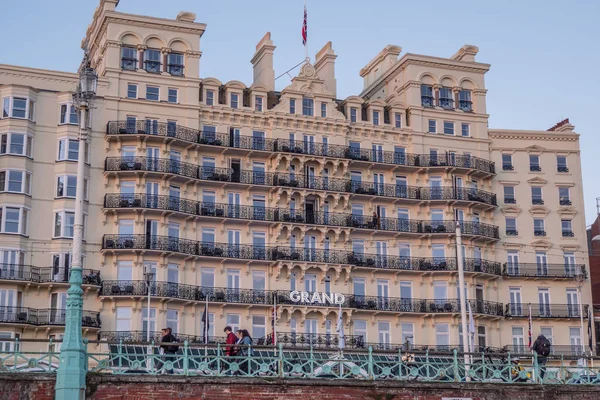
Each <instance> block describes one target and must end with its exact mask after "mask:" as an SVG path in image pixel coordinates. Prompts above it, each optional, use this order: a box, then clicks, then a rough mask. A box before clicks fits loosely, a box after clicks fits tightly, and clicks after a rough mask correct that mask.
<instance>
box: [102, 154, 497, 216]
mask: <svg viewBox="0 0 600 400" xmlns="http://www.w3.org/2000/svg"><path fill="white" fill-rule="evenodd" d="M105 170H106V171H111V172H116V171H150V172H160V173H168V174H174V175H179V176H184V177H186V178H194V179H200V180H205V181H216V182H235V183H245V184H251V185H265V186H281V187H290V188H304V189H316V190H328V191H333V192H347V193H354V194H364V195H371V196H384V197H394V198H401V199H409V200H464V201H472V202H476V203H483V204H489V205H492V206H496V205H497V201H496V195H495V194H493V193H491V192H486V191H484V190H478V189H467V188H454V187H439V188H428V187H415V186H406V185H394V184H384V183H373V182H363V181H356V180H350V179H337V178H328V177H322V176H309V175H301V174H290V173H285V172H258V171H234V170H233V169H231V168H217V167H206V166H197V165H195V164H190V163H185V162H182V161H179V160H172V159H167V158H153V157H109V158H107V159H106V161H105Z"/></svg>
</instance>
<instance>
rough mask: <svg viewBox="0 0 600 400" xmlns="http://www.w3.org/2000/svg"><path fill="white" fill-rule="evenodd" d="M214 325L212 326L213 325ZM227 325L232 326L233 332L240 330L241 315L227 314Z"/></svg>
mask: <svg viewBox="0 0 600 400" xmlns="http://www.w3.org/2000/svg"><path fill="white" fill-rule="evenodd" d="M211 325H212V324H211ZM225 325H226V326H230V327H231V329H233V331H234V332H235V331H237V330H238V329H240V315H239V314H226V315H225Z"/></svg>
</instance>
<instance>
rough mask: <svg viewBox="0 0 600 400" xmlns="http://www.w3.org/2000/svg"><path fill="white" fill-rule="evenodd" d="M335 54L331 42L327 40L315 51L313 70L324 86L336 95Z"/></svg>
mask: <svg viewBox="0 0 600 400" xmlns="http://www.w3.org/2000/svg"><path fill="white" fill-rule="evenodd" d="M336 58H337V56H336V55H335V53H334V52H333V47H331V42H327V44H326V45H325V46H323V48H322V49H321V50H319V52H318V53H317V56H316V60H315V70H316V72H317V76H318V77H319V78H321V79H322V80H323V81H324V82H325V87H326V88H327V90H329V92H330V93H331V94H332V95H333V97H336V96H337V83H336V80H335V59H336Z"/></svg>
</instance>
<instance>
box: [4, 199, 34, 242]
mask: <svg viewBox="0 0 600 400" xmlns="http://www.w3.org/2000/svg"><path fill="white" fill-rule="evenodd" d="M7 208H16V209H18V210H19V221H18V229H17V231H18V232H7V231H6V222H7V220H6V213H7V212H6V209H7ZM30 213H31V209H30V208H29V207H24V206H23V205H16V204H2V205H1V206H0V218H1V221H0V222H1V224H0V233H4V234H7V235H23V236H27V234H28V232H27V231H28V228H29V214H30ZM11 221H12V220H11Z"/></svg>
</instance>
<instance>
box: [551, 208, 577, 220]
mask: <svg viewBox="0 0 600 400" xmlns="http://www.w3.org/2000/svg"><path fill="white" fill-rule="evenodd" d="M556 214H558V215H559V216H560V217H570V218H574V217H575V215H577V210H575V209H574V208H573V207H560V208H559V209H558V210H556Z"/></svg>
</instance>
